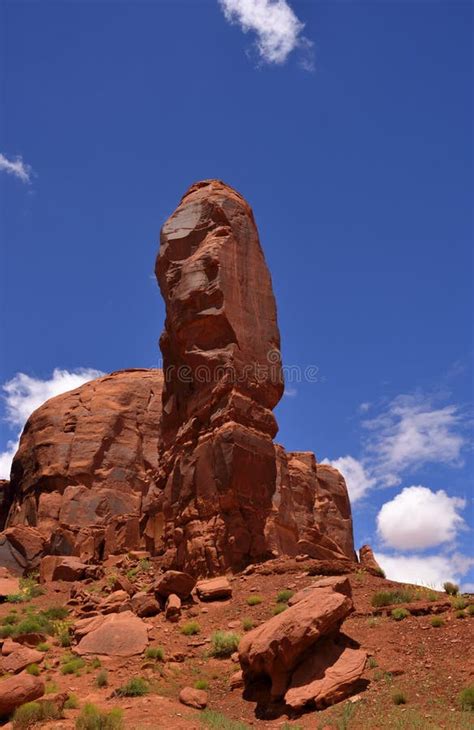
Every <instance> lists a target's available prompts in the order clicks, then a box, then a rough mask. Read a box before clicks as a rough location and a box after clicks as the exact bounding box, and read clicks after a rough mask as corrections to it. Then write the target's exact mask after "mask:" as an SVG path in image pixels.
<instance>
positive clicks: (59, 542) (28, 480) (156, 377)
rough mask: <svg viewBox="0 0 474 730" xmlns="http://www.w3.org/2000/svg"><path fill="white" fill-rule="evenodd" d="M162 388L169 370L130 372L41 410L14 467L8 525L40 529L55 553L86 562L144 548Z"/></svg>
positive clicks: (23, 440)
mask: <svg viewBox="0 0 474 730" xmlns="http://www.w3.org/2000/svg"><path fill="white" fill-rule="evenodd" d="M162 385H163V375H162V372H161V370H142V369H135V370H123V371H119V372H116V373H112V374H111V375H106V376H104V377H102V378H98V379H96V380H93V381H90V382H89V383H86V384H85V385H82V386H81V387H79V388H76V389H75V390H72V391H70V392H68V393H64V394H62V395H59V396H56V397H55V398H51V399H50V400H48V401H47V402H46V403H45V404H44V405H42V406H41V407H40V408H38V409H37V410H36V411H35V412H34V413H33V414H32V415H31V416H30V418H29V419H28V422H27V424H26V426H25V428H24V430H23V434H22V436H21V440H20V446H19V449H18V451H17V453H16V455H15V458H14V460H13V465H12V473H11V482H10V486H9V494H10V495H11V504H10V506H9V514H8V518H7V526H9V527H11V526H15V525H29V526H32V527H35V528H37V530H38V531H39V532H40V533H41V535H42V536H43V538H44V539H45V540H47V541H48V545H49V551H50V552H52V553H56V554H61V555H68V554H76V555H80V556H81V557H83V558H84V559H91V558H97V557H104V556H107V554H109V553H112V552H116V551H119V550H124V549H127V548H128V549H132V548H138V547H139V546H140V542H141V534H140V527H139V523H140V517H141V502H142V498H143V495H144V494H146V492H147V491H148V489H149V487H150V484H151V483H152V482H153V480H154V476H155V474H156V470H157V464H158V440H159V421H160V414H161V391H162ZM6 532H7V533H8V530H7V531H6ZM4 534H5V533H4Z"/></svg>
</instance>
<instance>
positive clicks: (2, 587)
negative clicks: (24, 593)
mask: <svg viewBox="0 0 474 730" xmlns="http://www.w3.org/2000/svg"><path fill="white" fill-rule="evenodd" d="M19 592H20V581H19V579H18V578H13V577H11V576H8V577H5V578H0V598H6V596H11V595H12V594H13V593H19Z"/></svg>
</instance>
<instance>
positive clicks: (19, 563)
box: [0, 524, 48, 575]
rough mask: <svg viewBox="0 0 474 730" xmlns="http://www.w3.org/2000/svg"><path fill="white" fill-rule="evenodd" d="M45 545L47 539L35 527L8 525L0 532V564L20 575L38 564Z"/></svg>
mask: <svg viewBox="0 0 474 730" xmlns="http://www.w3.org/2000/svg"><path fill="white" fill-rule="evenodd" d="M47 547H48V541H47V539H46V538H45V537H44V536H43V535H42V534H41V532H39V530H37V529H36V528H35V527H26V526H25V525H21V524H19V525H16V526H15V527H9V528H8V529H6V530H4V531H3V532H2V533H0V565H2V566H3V567H5V568H7V569H8V570H9V571H10V573H12V574H14V575H22V574H23V573H24V572H25V571H26V570H32V569H36V568H37V567H38V566H39V563H40V560H41V558H42V556H43V555H44V553H45V552H46V550H47Z"/></svg>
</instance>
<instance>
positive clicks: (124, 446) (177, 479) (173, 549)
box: [0, 180, 355, 576]
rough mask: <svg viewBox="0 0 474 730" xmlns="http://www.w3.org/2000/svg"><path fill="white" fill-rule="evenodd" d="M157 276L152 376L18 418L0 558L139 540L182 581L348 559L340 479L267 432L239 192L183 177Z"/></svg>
mask: <svg viewBox="0 0 474 730" xmlns="http://www.w3.org/2000/svg"><path fill="white" fill-rule="evenodd" d="M156 275H157V279H158V282H159V286H160V289H161V292H162V294H163V297H164V300H165V304H166V321H165V329H164V332H163V334H162V336H161V340H160V344H161V349H162V352H163V360H164V370H163V372H162V371H160V370H144V369H136V370H125V371H121V372H117V373H112V374H111V375H107V376H105V377H102V378H99V379H97V380H94V381H91V382H90V383H87V384H85V385H83V386H82V387H80V388H78V389H76V390H73V391H70V392H69V393H65V394H64V395H61V396H58V397H56V398H53V399H51V400H50V401H48V402H47V403H45V404H44V405H43V406H41V408H39V409H38V410H37V411H35V413H33V414H32V416H31V417H30V419H29V420H28V422H27V424H26V426H25V429H24V431H23V434H22V437H21V441H20V447H19V450H18V452H17V454H16V456H15V459H14V462H13V467H12V474H11V482H10V483H5V484H3V485H1V493H2V495H3V496H2V499H1V510H0V516H1V513H2V511H3V513H4V514H6V513H7V511H8V516H7V519H6V526H7V528H8V529H6V530H5V532H4V533H3V535H2V536H0V558H1V557H2V556H3V559H5V560H7V561H8V562H9V564H13V563H15V562H16V563H18V564H19V565H20V566H21V567H22V568H25V566H26V565H27V564H28V562H30V563H31V564H33V562H35V561H36V562H37V560H38V556H40V555H41V554H44V553H47V552H49V553H52V554H56V555H71V554H73V555H77V556H79V557H81V558H82V559H83V560H87V559H92V558H93V559H94V560H97V559H101V558H103V557H106V556H107V555H109V554H111V553H118V552H123V551H127V550H133V549H138V548H146V549H147V550H149V551H150V552H151V554H153V555H160V556H162V565H163V567H164V568H171V569H180V570H185V571H187V572H189V573H192V574H193V575H195V576H198V575H201V576H205V575H210V576H212V575H216V574H221V573H222V572H223V571H226V570H239V569H241V568H243V567H245V566H246V565H247V564H248V563H249V562H255V561H258V560H264V559H266V558H269V557H272V556H278V555H290V556H295V555H298V554H301V553H304V554H307V555H310V556H311V557H313V558H317V559H321V560H328V559H329V560H333V559H336V560H351V561H352V560H354V558H355V554H354V546H353V537H352V521H351V511H350V505H349V500H348V495H347V489H346V485H345V482H344V479H343V478H342V476H341V475H340V474H339V472H337V471H336V470H335V469H333V468H332V467H330V466H326V465H321V464H317V463H316V459H315V456H314V454H312V453H310V452H286V451H285V450H284V449H283V448H282V447H281V446H278V445H276V444H275V443H274V441H273V439H274V437H275V435H276V433H277V430H278V426H277V423H276V420H275V417H274V415H273V408H274V407H275V405H276V404H277V403H278V401H279V400H280V398H281V396H282V393H283V377H282V366H281V356H280V334H279V330H278V324H277V315H276V305H275V298H274V295H273V289H272V283H271V278H270V274H269V271H268V268H267V265H266V263H265V258H264V255H263V252H262V248H261V245H260V241H259V236H258V231H257V228H256V225H255V221H254V217H253V213H252V210H251V208H250V207H249V205H248V204H247V203H246V201H245V200H244V199H243V198H242V196H241V195H240V194H239V193H237V192H236V191H235V190H233V189H232V188H230V187H228V186H227V185H225V184H224V183H222V182H220V181H218V180H207V181H203V182H200V183H197V184H195V185H193V186H192V187H191V188H190V189H189V190H188V192H187V193H186V194H185V195H184V197H183V199H182V200H181V203H180V204H179V206H178V208H177V209H176V211H175V212H174V213H173V214H172V215H171V217H170V218H169V219H168V221H167V222H166V223H165V224H164V226H163V229H162V232H161V240H160V250H159V254H158V257H157V262H156ZM25 526H26V528H29V529H30V537H28V532H25V529H26V528H25Z"/></svg>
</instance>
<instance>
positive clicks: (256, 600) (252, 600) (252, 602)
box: [247, 596, 263, 606]
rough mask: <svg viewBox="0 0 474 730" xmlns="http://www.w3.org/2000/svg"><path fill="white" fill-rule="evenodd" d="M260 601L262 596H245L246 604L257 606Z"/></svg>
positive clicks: (261, 601)
mask: <svg viewBox="0 0 474 730" xmlns="http://www.w3.org/2000/svg"><path fill="white" fill-rule="evenodd" d="M260 603H263V598H262V596H249V597H248V598H247V605H248V606H258V605H259V604H260Z"/></svg>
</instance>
